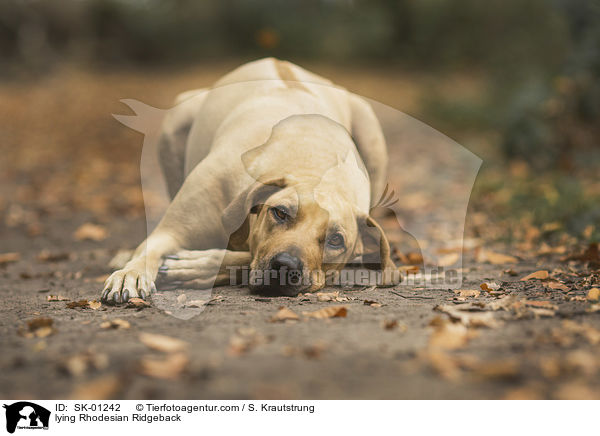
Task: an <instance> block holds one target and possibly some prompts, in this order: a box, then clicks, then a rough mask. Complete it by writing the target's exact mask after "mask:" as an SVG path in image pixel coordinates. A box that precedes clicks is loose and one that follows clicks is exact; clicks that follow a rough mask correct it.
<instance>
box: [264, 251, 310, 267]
mask: <svg viewBox="0 0 600 436" xmlns="http://www.w3.org/2000/svg"><path fill="white" fill-rule="evenodd" d="M303 266H304V265H303V264H302V261H301V260H300V259H298V258H297V257H296V256H293V255H291V254H290V253H286V252H285V251H284V252H282V253H278V254H276V255H275V256H273V258H272V259H271V264H270V268H271V269H272V270H273V271H281V270H282V269H287V270H288V271H302V267H303Z"/></svg>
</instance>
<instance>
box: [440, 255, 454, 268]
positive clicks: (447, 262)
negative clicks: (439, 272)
mask: <svg viewBox="0 0 600 436" xmlns="http://www.w3.org/2000/svg"><path fill="white" fill-rule="evenodd" d="M459 259H460V254H459V253H450V254H446V255H445V256H442V257H440V258H439V259H438V261H437V264H438V266H444V267H447V266H452V265H454V264H455V263H456V262H458V260H459Z"/></svg>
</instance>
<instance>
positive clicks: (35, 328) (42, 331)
mask: <svg viewBox="0 0 600 436" xmlns="http://www.w3.org/2000/svg"><path fill="white" fill-rule="evenodd" d="M53 324H54V320H53V319H52V318H48V317H44V316H41V317H38V318H34V319H32V320H29V321H27V329H19V334H20V335H21V336H24V337H26V338H33V337H38V338H45V337H47V336H50V335H52V334H54V333H56V329H55V328H54V326H53Z"/></svg>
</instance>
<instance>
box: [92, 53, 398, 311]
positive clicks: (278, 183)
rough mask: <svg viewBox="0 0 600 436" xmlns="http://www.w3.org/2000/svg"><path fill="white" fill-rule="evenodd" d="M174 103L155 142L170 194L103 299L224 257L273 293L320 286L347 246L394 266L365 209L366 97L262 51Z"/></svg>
mask: <svg viewBox="0 0 600 436" xmlns="http://www.w3.org/2000/svg"><path fill="white" fill-rule="evenodd" d="M176 103H177V107H176V108H175V110H172V111H170V113H169V116H168V117H167V119H166V120H165V121H164V124H163V127H162V134H161V139H160V143H159V152H160V160H161V165H162V169H163V172H164V174H165V177H166V180H167V185H168V189H169V193H170V195H171V197H172V201H171V204H170V205H169V207H168V209H167V211H166V213H165V215H164V217H163V218H162V220H161V221H160V223H159V224H158V226H157V227H156V229H155V230H154V231H153V232H152V233H151V235H150V236H149V237H148V238H147V239H146V241H145V242H144V243H142V244H141V245H140V246H139V247H138V249H137V250H136V251H135V254H134V255H133V257H132V259H131V260H130V261H129V262H128V263H127V265H126V266H125V267H124V268H123V269H122V270H119V271H116V272H114V273H113V274H112V275H111V276H110V277H109V278H108V280H107V281H106V283H105V287H104V290H103V292H102V300H103V301H105V302H112V303H122V302H125V301H127V300H128V299H129V298H132V297H138V296H139V297H142V298H146V297H147V296H148V295H149V294H150V292H151V290H152V289H154V288H155V285H154V282H155V280H156V279H157V276H160V277H159V278H161V279H163V280H165V281H174V280H184V281H187V280H193V281H194V285H195V286H200V287H205V288H209V287H211V286H213V285H219V284H227V283H229V280H230V270H231V269H232V267H234V268H233V269H235V267H242V266H249V267H250V270H251V272H252V273H257V274H254V277H259V278H260V277H261V274H260V273H263V272H264V273H265V274H264V275H263V276H262V278H261V279H260V280H256V282H255V283H254V282H251V283H250V287H251V289H253V290H255V291H258V292H265V293H273V294H285V295H295V294H297V293H298V292H301V291H302V292H306V291H315V290H317V289H320V288H322V287H323V285H324V283H325V274H324V272H328V273H330V272H331V271H334V272H335V271H338V270H339V269H340V268H342V267H343V266H344V265H345V264H346V263H347V262H349V261H351V260H353V259H355V258H357V257H359V256H362V257H363V261H365V260H366V261H368V262H371V263H372V262H375V263H377V264H379V265H380V267H381V268H382V269H390V268H395V267H394V264H393V262H392V261H391V259H390V249H389V244H388V242H387V239H386V237H385V235H384V233H383V231H382V230H381V228H380V226H379V225H378V224H377V223H376V222H375V221H374V220H373V219H372V218H371V217H370V216H369V208H370V206H371V204H372V202H375V201H376V200H377V199H379V197H380V196H381V194H382V192H383V189H384V185H385V177H386V166H387V152H386V146H385V140H384V137H383V134H382V131H381V127H380V125H379V122H378V121H377V118H376V117H375V114H374V112H373V110H372V108H371V107H370V105H369V104H368V103H367V102H366V101H364V100H363V99H361V98H360V97H358V96H356V95H354V94H351V93H349V92H348V91H346V90H345V89H342V88H339V87H335V86H334V85H332V83H331V82H330V81H328V80H326V79H324V78H321V77H319V76H316V75H314V74H312V73H310V72H308V71H306V70H304V69H302V68H300V67H298V66H296V65H293V64H291V63H289V62H283V61H279V60H276V59H272V58H269V59H263V60H259V61H256V62H251V63H249V64H246V65H243V66H241V67H239V68H238V69H236V70H234V71H233V72H231V73H229V74H227V75H226V76H225V77H223V78H222V79H221V80H219V81H218V82H217V83H216V84H215V85H214V86H213V87H212V88H210V89H204V90H196V91H190V92H187V93H185V94H182V95H180V96H179V97H178V99H177V101H176ZM165 258H166V259H165ZM163 262H164V263H163ZM161 264H162V266H161ZM292 273H295V276H294V278H295V279H297V280H296V282H294V283H291V278H292ZM267 277H270V279H271V280H269V279H268V278H267ZM288 279H289V280H288Z"/></svg>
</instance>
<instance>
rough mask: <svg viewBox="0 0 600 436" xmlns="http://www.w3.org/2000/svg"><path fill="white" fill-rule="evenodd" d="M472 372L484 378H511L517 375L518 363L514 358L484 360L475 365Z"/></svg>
mask: <svg viewBox="0 0 600 436" xmlns="http://www.w3.org/2000/svg"><path fill="white" fill-rule="evenodd" d="M472 372H473V374H474V375H476V376H478V377H481V378H484V379H495V380H513V379H515V378H517V377H518V376H519V363H518V362H517V361H516V360H514V359H503V360H498V361H492V362H485V363H481V364H478V365H475V366H474V367H473V368H472Z"/></svg>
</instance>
